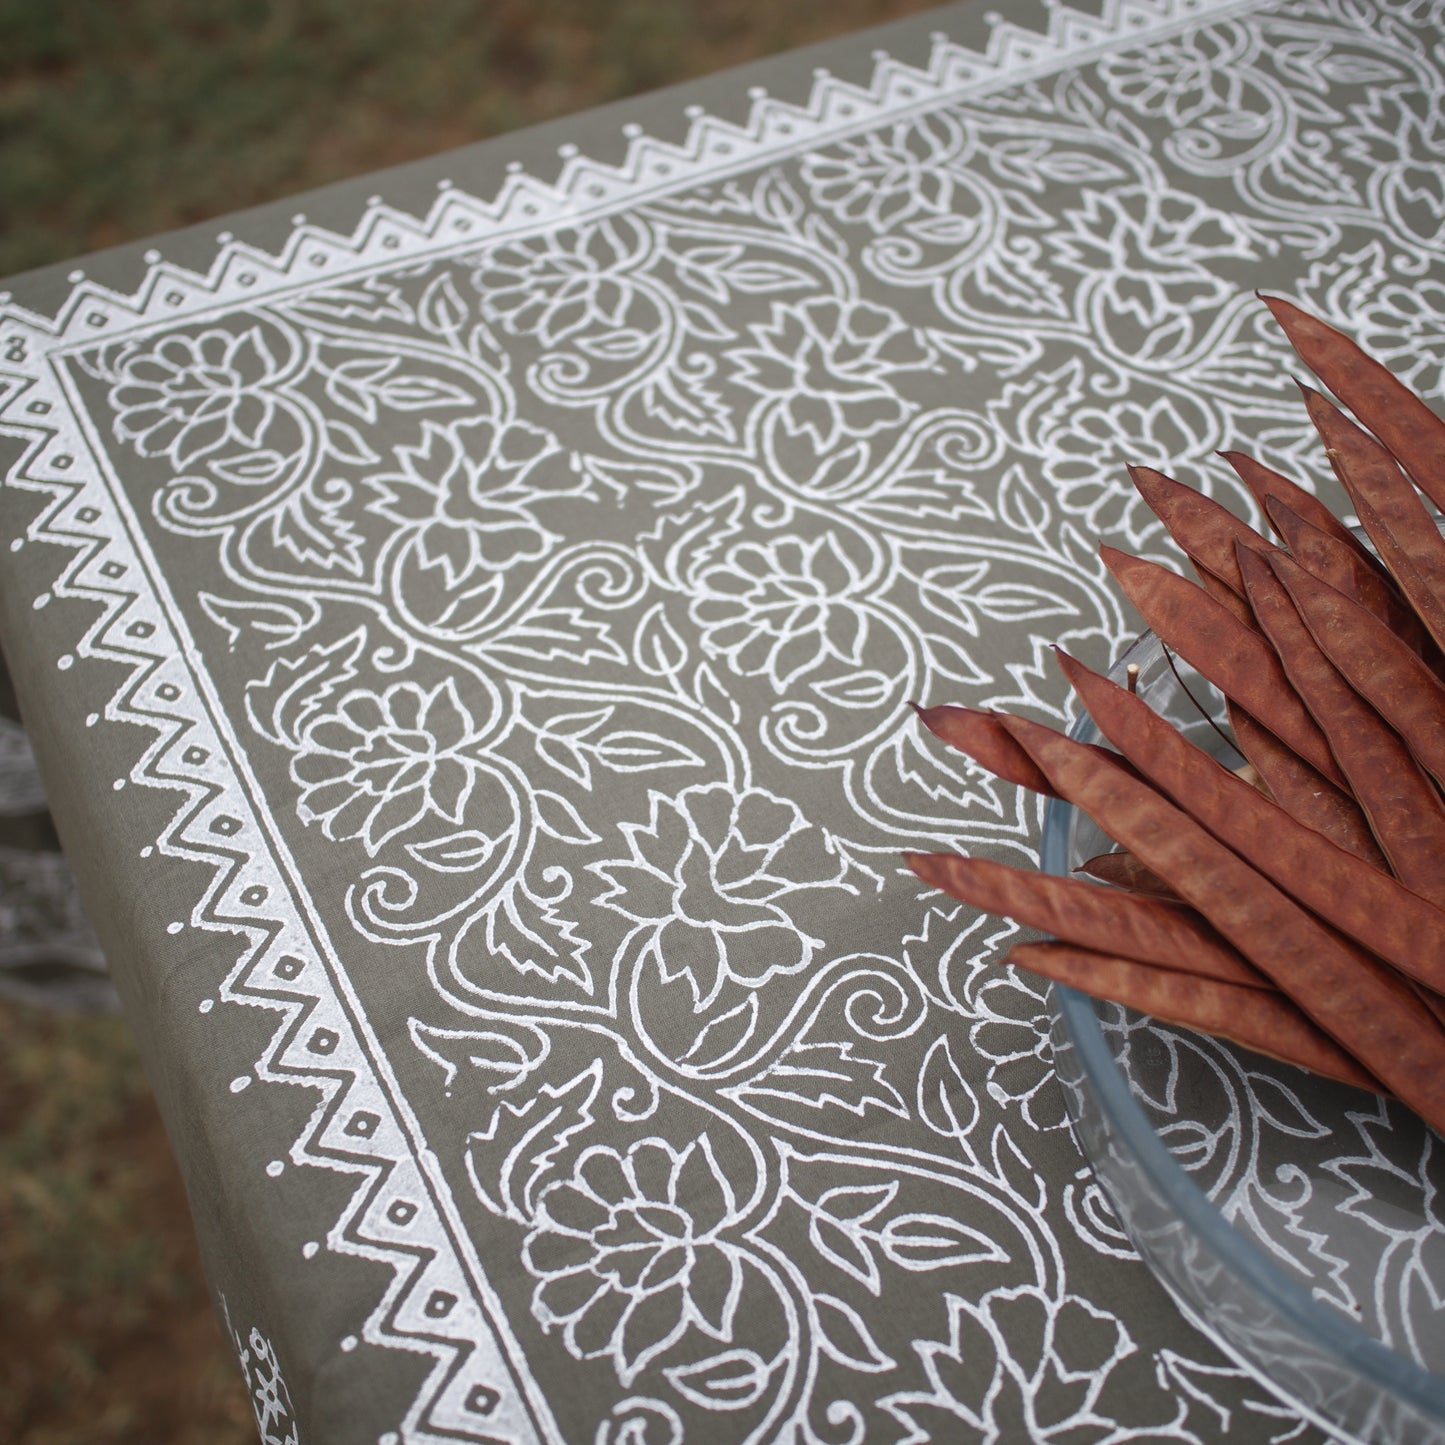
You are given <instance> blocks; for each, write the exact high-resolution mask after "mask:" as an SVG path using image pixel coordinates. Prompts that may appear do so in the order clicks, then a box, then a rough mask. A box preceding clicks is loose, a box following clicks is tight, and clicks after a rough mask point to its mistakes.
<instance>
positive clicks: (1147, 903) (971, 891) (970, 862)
mask: <svg viewBox="0 0 1445 1445" xmlns="http://www.w3.org/2000/svg"><path fill="white" fill-rule="evenodd" d="M903 857H904V861H905V862H906V863H907V864H908V866H909V867H910V868H911V869H913V871H914V872H915V873H916V874H917V875H918V876H919V877H920V878H921V879H922V880H923V881H924V882H925V883H928V884H931V885H932V886H933V887H934V888H939V889H942V890H943V892H945V893H947V894H948V895H949V896H950V897H953V898H957V899H959V900H960V902H963V903H967V904H969V905H970V906H971V907H973V908H979V909H982V910H983V911H984V912H986V913H997V914H1000V915H1002V916H1003V917H1005V918H1012V919H1014V920H1016V921H1017V922H1019V923H1022V924H1025V925H1026V926H1027V927H1029V928H1039V929H1042V930H1043V931H1044V932H1046V933H1052V934H1054V935H1055V936H1056V937H1058V938H1061V939H1063V940H1064V941H1065V942H1067V943H1076V944H1079V945H1081V946H1082V947H1084V948H1093V949H1098V950H1101V951H1103V952H1107V953H1116V954H1118V955H1120V956H1121V957H1123V958H1132V959H1134V960H1135V961H1136V962H1138V963H1152V964H1157V965H1158V966H1159V967H1161V968H1170V969H1174V970H1176V971H1178V972H1181V973H1192V974H1198V975H1200V976H1201V977H1204V978H1215V979H1220V980H1222V981H1223V982H1225V983H1231V984H1237V985H1239V986H1240V987H1243V988H1269V987H1272V985H1271V984H1270V983H1269V981H1268V980H1267V979H1266V978H1264V976H1263V975H1262V974H1260V972H1259V971H1258V970H1257V969H1255V968H1252V967H1251V966H1250V965H1249V964H1248V963H1246V962H1245V960H1244V959H1243V958H1242V957H1241V956H1240V954H1239V952H1238V950H1237V949H1234V948H1231V947H1230V946H1229V945H1228V944H1227V943H1226V942H1225V941H1224V940H1223V939H1222V938H1221V937H1220V936H1219V934H1218V933H1216V932H1215V931H1214V929H1212V928H1211V927H1210V926H1209V925H1208V924H1207V923H1205V922H1204V920H1203V919H1202V918H1200V917H1199V915H1198V914H1197V913H1195V912H1194V911H1193V910H1192V909H1189V908H1186V907H1184V906H1183V905H1182V904H1179V903H1163V902H1160V901H1159V900H1158V899H1153V898H1140V897H1138V896H1136V895H1134V894H1131V893H1123V892H1120V891H1119V890H1118V889H1114V888H1096V887H1094V885H1093V884H1092V883H1085V882H1084V881H1083V880H1082V879H1074V878H1055V877H1053V876H1052V875H1050V874H1048V873H1037V872H1034V871H1032V870H1031V869H1025V868H1011V867H1009V866H1008V865H1007V864H1005V863H995V862H993V861H992V860H991V859H988V858H966V857H963V856H962V855H961V854H957V853H905V854H904V855H903Z"/></svg>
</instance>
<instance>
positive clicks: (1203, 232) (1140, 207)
mask: <svg viewBox="0 0 1445 1445" xmlns="http://www.w3.org/2000/svg"><path fill="white" fill-rule="evenodd" d="M1065 222H1066V226H1060V227H1059V228H1058V229H1056V230H1055V231H1053V232H1051V233H1050V235H1049V237H1048V242H1049V245H1050V246H1051V247H1052V249H1053V251H1054V258H1055V260H1056V262H1057V263H1058V264H1059V265H1060V266H1061V267H1063V268H1064V269H1065V270H1067V271H1072V272H1074V273H1075V274H1076V275H1077V276H1078V277H1079V300H1078V302H1077V303H1076V304H1077V307H1078V309H1079V314H1080V315H1081V316H1084V317H1087V319H1088V324H1089V328H1090V330H1091V331H1094V332H1096V333H1097V332H1102V333H1103V335H1104V336H1106V337H1111V338H1113V340H1114V344H1115V345H1116V347H1118V348H1119V349H1120V350H1121V353H1122V354H1124V355H1127V356H1129V357H1131V358H1132V359H1134V360H1135V361H1136V362H1137V361H1141V360H1147V359H1148V358H1149V357H1151V356H1154V357H1157V356H1160V355H1164V354H1166V353H1167V351H1168V348H1169V347H1179V346H1181V345H1188V344H1189V343H1190V342H1191V340H1192V338H1193V334H1194V322H1193V316H1192V313H1194V312H1203V313H1206V314H1210V315H1212V314H1213V313H1214V312H1216V311H1218V310H1219V309H1220V308H1222V307H1223V306H1225V305H1226V304H1227V303H1228V302H1229V301H1230V300H1231V299H1232V298H1233V297H1234V295H1235V293H1236V287H1235V285H1234V283H1233V282H1232V281H1230V280H1229V279H1228V278H1227V273H1226V272H1225V271H1224V270H1223V268H1222V267H1221V265H1220V263H1221V262H1222V261H1225V260H1230V259H1233V260H1253V259H1255V248H1254V246H1253V245H1252V244H1251V243H1250V240H1249V238H1248V236H1247V234H1246V233H1245V232H1244V231H1243V230H1242V229H1239V228H1238V227H1237V226H1236V225H1235V224H1234V223H1231V222H1230V220H1229V218H1227V217H1226V216H1224V215H1222V214H1221V213H1220V212H1218V211H1216V210H1213V209H1211V208H1210V207H1209V206H1207V205H1205V204H1204V203H1203V202H1202V201H1200V200H1198V199H1197V198H1195V197H1193V196H1187V195H1183V194H1181V193H1179V192H1172V191H1161V190H1154V189H1146V188H1144V187H1135V188H1132V189H1128V190H1118V191H1110V192H1107V193H1105V192H1100V191H1087V192H1085V194H1084V198H1083V204H1082V205H1081V206H1079V207H1076V208H1074V209H1071V210H1069V211H1068V212H1067V213H1066V215H1065Z"/></svg>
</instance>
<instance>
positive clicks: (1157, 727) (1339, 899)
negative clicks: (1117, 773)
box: [1008, 651, 1445, 991]
mask: <svg viewBox="0 0 1445 1445" xmlns="http://www.w3.org/2000/svg"><path fill="white" fill-rule="evenodd" d="M1058 657H1059V662H1060V665H1061V666H1062V667H1063V668H1064V670H1065V672H1066V673H1067V674H1068V677H1069V681H1070V682H1072V683H1073V685H1074V690H1075V691H1076V692H1077V693H1078V695H1079V698H1080V700H1081V701H1082V702H1083V704H1084V706H1085V707H1087V708H1088V710H1089V715H1090V716H1091V717H1092V718H1093V719H1094V721H1095V723H1097V724H1098V727H1099V730H1100V731H1101V732H1102V733H1103V734H1104V736H1105V737H1107V738H1108V739H1109V741H1110V742H1112V743H1113V744H1114V746H1115V747H1117V748H1118V749H1119V751H1120V752H1121V753H1123V754H1124V755H1125V756H1126V757H1127V758H1129V759H1131V760H1132V761H1134V763H1135V766H1136V767H1137V768H1138V770H1139V771H1140V773H1141V774H1143V776H1144V777H1145V778H1146V779H1147V780H1148V783H1150V784H1152V785H1153V786H1154V787H1156V788H1158V789H1159V793H1158V794H1156V795H1155V796H1156V797H1157V798H1158V801H1159V802H1160V803H1161V804H1163V805H1164V806H1166V807H1167V806H1169V805H1168V804H1167V803H1165V798H1164V796H1162V795H1167V796H1168V799H1170V800H1172V804H1173V805H1174V809H1182V810H1183V811H1184V813H1185V814H1187V815H1188V817H1189V818H1190V820H1192V821H1193V822H1197V823H1199V824H1201V825H1202V826H1203V827H1204V828H1206V829H1208V831H1209V833H1210V834H1211V835H1212V836H1213V837H1214V838H1216V839H1218V840H1219V842H1221V843H1223V844H1225V845H1227V846H1228V847H1229V848H1230V849H1231V850H1232V851H1233V852H1234V853H1235V854H1237V855H1238V856H1239V858H1241V859H1243V860H1245V861H1247V862H1248V863H1249V864H1251V865H1252V866H1253V867H1254V868H1255V869H1256V870H1257V876H1258V877H1259V878H1260V880H1261V881H1262V882H1265V881H1267V882H1269V883H1270V885H1271V886H1272V887H1274V888H1278V889H1280V890H1282V891H1284V892H1286V893H1288V894H1289V895H1290V896H1291V897H1292V898H1294V899H1295V900H1296V901H1297V902H1298V903H1300V904H1301V905H1303V906H1304V907H1306V908H1308V909H1310V910H1311V912H1313V913H1315V914H1317V915H1318V916H1319V917H1320V918H1321V919H1323V920H1325V921H1326V922H1327V923H1329V924H1330V925H1331V926H1332V927H1334V928H1337V929H1339V930H1340V931H1341V932H1343V933H1346V934H1348V935H1349V936H1350V937H1351V938H1354V939H1356V940H1358V941H1359V942H1360V943H1362V944H1363V945H1364V946H1365V947H1366V948H1369V949H1371V950H1372V951H1373V952H1374V953H1376V954H1378V955H1379V956H1380V957H1381V958H1384V959H1388V960H1389V962H1390V963H1392V964H1393V965H1394V966H1395V967H1397V968H1400V969H1402V970H1403V971H1404V972H1406V973H1408V974H1409V975H1410V976H1411V977H1412V978H1417V979H1419V980H1420V982H1422V983H1424V984H1426V985H1428V986H1429V987H1431V988H1434V989H1436V990H1439V991H1445V988H1442V985H1445V909H1440V908H1436V907H1435V906H1434V905H1433V904H1431V903H1429V902H1428V901H1427V900H1425V899H1423V898H1421V897H1419V896H1418V895H1417V894H1415V893H1413V892H1411V891H1410V890H1409V889H1407V888H1405V887H1404V886H1403V885H1402V884H1400V883H1399V882H1397V881H1396V880H1395V879H1393V878H1391V877H1390V875H1389V874H1388V873H1384V872H1381V871H1380V870H1379V869H1377V868H1372V867H1370V866H1369V865H1368V864H1367V863H1364V862H1363V861H1362V860H1361V859H1359V858H1356V857H1355V856H1354V855H1353V854H1350V853H1347V852H1345V851H1344V850H1343V849H1341V848H1337V847H1335V845H1334V844H1332V843H1330V842H1329V841H1328V840H1327V839H1325V838H1323V837H1321V836H1320V835H1319V834H1318V833H1315V832H1313V831H1312V830H1310V829H1309V828H1305V827H1303V826H1301V825H1300V824H1298V823H1296V822H1295V821H1294V820H1293V819H1292V818H1290V817H1289V816H1288V814H1286V813H1285V812H1284V811H1283V809H1281V808H1280V807H1278V806H1277V805H1276V804H1274V803H1271V802H1270V801H1269V800H1268V799H1267V798H1265V797H1263V796H1261V794H1260V793H1259V792H1258V791H1257V790H1256V789H1254V788H1252V787H1250V785H1249V784H1248V783H1246V782H1244V781H1243V780H1242V779H1241V778H1238V777H1236V776H1235V775H1234V774H1233V773H1231V772H1230V771H1229V769H1228V768H1225V767H1223V766H1221V765H1220V764H1219V763H1218V762H1216V761H1215V760H1214V759H1213V758H1212V757H1210V756H1209V754H1208V753H1206V752H1204V751H1203V750H1202V749H1200V748H1197V747H1195V746H1194V744H1193V743H1191V742H1190V741H1189V740H1188V739H1187V738H1185V737H1183V736H1182V735H1181V734H1180V733H1178V732H1176V731H1175V729H1174V728H1173V727H1171V726H1170V725H1169V724H1168V723H1167V722H1165V721H1164V719H1163V718H1161V717H1160V716H1159V715H1158V714H1157V713H1156V712H1154V711H1153V709H1152V708H1150V707H1149V705H1148V703H1146V702H1145V701H1144V700H1143V699H1142V698H1138V697H1135V696H1133V695H1132V694H1131V693H1129V692H1128V691H1126V690H1125V689H1124V688H1121V687H1119V686H1118V685H1117V684H1116V683H1113V682H1111V681H1110V680H1109V679H1108V678H1107V677H1103V676H1101V675H1100V674H1099V673H1096V672H1093V671H1091V670H1090V669H1089V668H1087V667H1085V666H1084V665H1083V663H1081V662H1079V661H1077V660H1076V659H1074V658H1072V657H1070V656H1069V655H1068V654H1067V653H1065V652H1062V651H1060V652H1059V653H1058ZM1020 723H1021V720H1020V719H1017V718H1013V719H1009V722H1008V725H1009V728H1010V730H1011V731H1012V732H1013V733H1014V736H1015V737H1019V738H1020V741H1021V742H1022V741H1023V739H1022V738H1021V737H1020V733H1019V726H1020ZM1028 727H1029V728H1030V730H1031V731H1030V732H1029V736H1030V737H1034V738H1036V737H1037V736H1038V734H1039V732H1044V733H1047V732H1048V729H1039V728H1038V725H1037V724H1028ZM1035 729H1037V731H1034V730H1035ZM1054 736H1057V734H1054ZM1064 741H1065V742H1069V743H1070V745H1071V746H1077V745H1076V744H1072V742H1071V740H1070V739H1067V738H1065V739H1064ZM1025 746H1026V747H1028V751H1029V753H1030V755H1031V756H1033V757H1034V758H1035V761H1040V760H1039V758H1038V756H1037V753H1036V751H1035V749H1034V747H1032V746H1029V745H1028V744H1025ZM1106 758H1107V755H1106ZM1041 766H1042V764H1041ZM1096 767H1097V768H1098V771H1099V775H1100V776H1101V777H1104V778H1106V779H1107V763H1106V759H1101V760H1099V762H1098V763H1096ZM1044 771H1045V772H1049V769H1047V768H1045V769H1044ZM1049 777H1050V781H1051V782H1052V783H1053V784H1054V785H1055V786H1058V781H1057V778H1056V777H1054V775H1053V774H1052V773H1051V772H1050V773H1049ZM1119 785H1120V786H1121V787H1122V786H1123V782H1122V781H1121V782H1120V784H1119ZM1069 801H1070V802H1077V799H1074V798H1070V799H1069ZM1171 811H1172V809H1171ZM1095 821H1096V822H1097V823H1098V824H1099V826H1100V827H1101V828H1104V829H1105V831H1106V832H1108V833H1109V836H1110V837H1112V838H1114V839H1116V840H1117V841H1118V842H1120V843H1122V844H1123V845H1124V846H1125V847H1126V848H1129V849H1130V851H1131V852H1134V853H1135V854H1136V855H1137V856H1138V857H1139V859H1140V861H1141V862H1143V863H1144V864H1145V865H1146V866H1147V867H1150V868H1152V869H1154V871H1155V872H1156V873H1158V874H1159V876H1160V877H1161V878H1163V879H1164V881H1165V882H1166V883H1168V884H1169V885H1170V887H1172V888H1174V889H1175V891H1176V892H1178V893H1179V896H1180V897H1181V898H1184V899H1185V900H1186V901H1187V902H1193V901H1194V900H1193V899H1192V898H1190V895H1189V894H1188V893H1187V892H1186V891H1185V890H1184V889H1183V888H1181V887H1180V884H1179V880H1178V879H1176V878H1175V877H1174V876H1173V875H1171V874H1169V873H1166V872H1165V871H1164V870H1163V869H1161V868H1160V867H1159V866H1158V865H1157V864H1156V863H1155V862H1154V860H1153V859H1152V858H1150V857H1149V856H1148V855H1147V854H1146V853H1143V852H1140V850H1139V849H1137V848H1134V847H1133V846H1132V844H1130V843H1129V842H1128V841H1127V840H1126V839H1124V838H1122V837H1120V836H1119V834H1118V833H1115V832H1114V831H1113V829H1112V828H1110V827H1109V825H1108V824H1107V823H1106V822H1105V821H1104V820H1103V819H1102V818H1096V819H1095ZM1195 906H1196V907H1199V905H1198V904H1197V903H1196V904H1195ZM1200 911H1201V912H1203V913H1204V914H1205V916H1206V917H1211V915H1210V914H1209V913H1208V911H1207V910H1205V909H1202V908H1201V909H1200ZM1211 921H1213V920H1212V918H1211ZM1216 926H1218V925H1217V923H1216ZM1221 931H1223V930H1222V929H1221ZM1226 936H1229V935H1226ZM1232 941H1233V942H1234V943H1235V946H1236V947H1239V946H1240V945H1239V942H1238V940H1237V939H1232ZM1243 951H1244V953H1245V956H1246V957H1248V958H1251V959H1253V958H1254V954H1253V953H1252V952H1251V951H1250V950H1248V949H1244V950H1243ZM1255 961H1256V962H1258V960H1255Z"/></svg>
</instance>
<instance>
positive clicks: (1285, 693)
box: [1096, 547, 1344, 786]
mask: <svg viewBox="0 0 1445 1445" xmlns="http://www.w3.org/2000/svg"><path fill="white" fill-rule="evenodd" d="M1099 555H1100V556H1101V557H1102V558H1103V559H1104V565H1105V566H1106V567H1107V568H1108V569H1109V571H1110V572H1111V573H1113V575H1114V579H1115V580H1116V581H1117V582H1118V584H1119V586H1120V587H1121V588H1123V590H1124V595H1125V596H1126V597H1127V598H1128V599H1129V601H1130V602H1132V603H1133V604H1134V606H1135V607H1136V608H1137V609H1138V611H1139V615H1140V616H1141V617H1143V619H1144V620H1145V622H1147V623H1148V624H1149V626H1150V627H1152V628H1153V629H1154V631H1155V632H1156V633H1157V634H1158V635H1159V637H1160V639H1161V640H1162V641H1163V642H1164V644H1165V645H1166V646H1167V647H1171V648H1173V649H1174V651H1175V652H1177V653H1178V654H1179V656H1180V657H1182V658H1183V659H1184V660H1185V661H1186V662H1188V663H1189V664H1190V665H1191V666H1192V667H1194V668H1195V669H1197V670H1198V671H1199V672H1200V673H1201V674H1202V675H1203V676H1204V677H1207V678H1208V679H1209V681H1210V682H1212V683H1213V684H1214V685H1215V687H1217V688H1218V689H1219V690H1220V692H1222V693H1223V694H1224V695H1225V696H1226V697H1229V698H1232V699H1233V700H1234V701H1235V702H1237V703H1238V704H1239V705H1240V706H1241V707H1242V708H1244V710H1245V711H1246V712H1248V713H1249V715H1250V716H1251V717H1253V718H1254V719H1255V721H1256V722H1259V723H1262V724H1263V725H1264V726H1265V727H1267V728H1268V729H1269V730H1270V731H1271V732H1272V733H1273V734H1274V735H1275V736H1276V737H1277V738H1279V740H1280V741H1281V742H1283V743H1285V744H1287V745H1288V746H1289V747H1291V748H1293V749H1294V751H1295V752H1297V753H1298V754H1299V755H1300V757H1302V758H1303V759H1304V760H1305V761H1306V762H1307V763H1309V764H1310V765H1311V766H1312V767H1314V768H1316V769H1318V770H1319V771H1320V772H1321V773H1323V774H1324V775H1325V777H1327V778H1328V779H1329V780H1330V782H1332V783H1334V784H1336V785H1337V786H1338V785H1341V784H1343V782H1344V778H1343V777H1342V776H1341V774H1340V770H1339V768H1338V767H1336V766H1335V760H1334V758H1333V757H1332V756H1331V755H1330V749H1329V745H1328V744H1327V743H1326V742H1325V738H1324V734H1323V733H1322V732H1320V729H1319V725H1318V724H1317V723H1316V722H1315V720H1314V719H1313V718H1312V717H1311V716H1310V714H1309V711H1308V709H1307V708H1306V707H1305V705H1304V704H1303V703H1302V702H1301V701H1300V700H1299V698H1298V697H1296V696H1295V692H1294V689H1293V688H1292V687H1291V686H1290V684H1289V679H1288V678H1287V677H1286V676H1285V672H1284V669H1283V668H1282V667H1281V666H1280V663H1279V659H1278V658H1277V657H1276V656H1275V655H1274V649H1273V648H1272V647H1270V645H1269V643H1268V642H1266V641H1265V640H1264V638H1263V637H1262V636H1261V635H1260V634H1259V633H1258V632H1256V631H1255V630H1254V629H1253V628H1250V627H1244V626H1242V625H1241V624H1240V623H1239V621H1238V620H1237V619H1236V618H1235V617H1233V616H1232V615H1231V614H1230V613H1229V612H1228V611H1226V610H1225V609H1224V608H1223V607H1221V606H1220V605H1219V604H1218V603H1216V602H1215V601H1214V600H1213V599H1212V598H1210V597H1208V596H1206V595H1205V594H1204V593H1202V592H1201V591H1200V590H1199V588H1198V587H1196V586H1195V585H1194V584H1193V583H1192V582H1190V581H1188V580H1187V579H1186V578H1184V577H1181V576H1180V575H1179V574H1178V573H1177V572H1171V571H1170V570H1169V569H1168V568H1167V567H1161V566H1160V565H1159V564H1158V563H1157V562H1149V561H1147V560H1145V559H1144V558H1142V557H1131V556H1129V554H1128V553H1127V552H1120V551H1118V550H1116V549H1115V548H1113V547H1101V548H1100V549H1099ZM1096 721H1097V719H1096Z"/></svg>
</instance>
